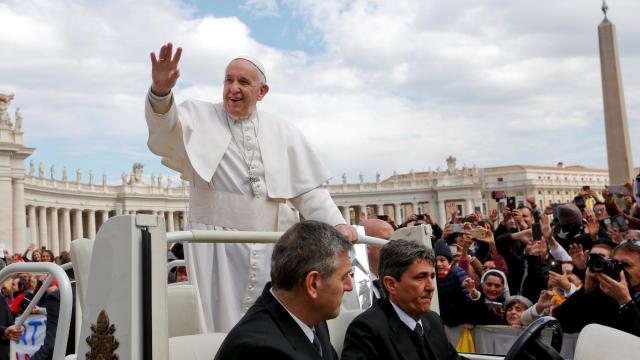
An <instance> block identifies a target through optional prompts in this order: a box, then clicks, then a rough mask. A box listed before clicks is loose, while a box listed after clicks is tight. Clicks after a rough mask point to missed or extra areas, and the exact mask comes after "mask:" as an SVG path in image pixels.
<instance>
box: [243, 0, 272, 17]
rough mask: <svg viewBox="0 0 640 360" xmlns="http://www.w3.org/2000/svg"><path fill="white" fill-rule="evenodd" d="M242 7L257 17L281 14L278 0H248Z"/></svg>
mask: <svg viewBox="0 0 640 360" xmlns="http://www.w3.org/2000/svg"><path fill="white" fill-rule="evenodd" d="M242 9H243V10H245V11H248V12H249V13H250V14H251V15H252V16H253V17H256V18H259V17H279V16H280V13H279V11H278V3H277V2H276V0H246V2H245V3H244V5H243V6H242Z"/></svg>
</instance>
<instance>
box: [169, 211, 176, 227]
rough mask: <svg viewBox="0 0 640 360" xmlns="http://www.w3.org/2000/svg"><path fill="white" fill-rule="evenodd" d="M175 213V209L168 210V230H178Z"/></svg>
mask: <svg viewBox="0 0 640 360" xmlns="http://www.w3.org/2000/svg"><path fill="white" fill-rule="evenodd" d="M173 215H174V214H173V211H167V232H173V231H176V230H175V223H174V222H173V220H174V218H173Z"/></svg>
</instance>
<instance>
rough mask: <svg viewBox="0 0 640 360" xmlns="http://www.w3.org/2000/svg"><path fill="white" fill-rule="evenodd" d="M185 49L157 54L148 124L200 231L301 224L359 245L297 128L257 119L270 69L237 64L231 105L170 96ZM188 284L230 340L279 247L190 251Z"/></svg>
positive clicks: (152, 143)
mask: <svg viewBox="0 0 640 360" xmlns="http://www.w3.org/2000/svg"><path fill="white" fill-rule="evenodd" d="M181 54H182V49H181V48H178V49H177V50H176V52H175V54H173V50H172V45H171V44H170V43H169V44H166V45H164V46H163V47H162V48H161V50H160V52H159V54H158V55H159V56H158V57H156V55H155V53H152V54H151V63H152V78H153V83H152V86H151V90H150V91H149V93H148V96H147V100H146V106H145V115H146V119H147V125H148V127H149V141H148V145H149V149H151V151H152V152H153V153H155V154H157V155H159V156H162V163H163V164H164V165H166V166H168V167H169V168H171V169H174V170H176V171H178V172H180V173H181V174H182V177H183V178H185V179H186V180H189V182H190V184H191V189H190V191H191V192H190V201H189V220H188V226H189V227H190V228H191V229H216V230H221V229H224V230H250V231H284V230H286V229H287V228H288V227H289V226H291V225H292V224H293V223H295V222H296V221H298V219H297V216H296V215H295V213H294V212H293V211H292V210H291V208H290V207H289V205H288V204H287V201H289V203H290V204H292V205H293V206H295V208H296V209H298V211H299V212H300V213H301V214H302V216H304V218H306V219H312V220H317V221H322V222H325V223H328V224H330V225H333V226H336V228H337V229H338V230H339V231H340V232H341V233H343V234H344V235H345V237H347V238H348V239H350V240H356V238H357V235H356V234H355V231H354V230H353V229H352V228H350V227H349V226H347V225H346V224H345V221H344V219H343V218H342V215H341V214H340V212H339V211H338V209H337V207H336V206H335V204H334V202H333V201H332V199H331V197H330V195H329V193H328V191H327V190H326V189H324V188H322V187H321V185H322V184H323V183H324V182H325V181H326V180H327V179H328V178H329V173H328V171H327V170H326V169H325V167H324V166H323V165H322V163H321V162H320V160H319V159H318V157H317V156H316V154H315V153H314V151H313V150H312V149H311V147H310V146H309V144H308V143H307V141H306V140H305V138H304V137H303V136H302V135H301V134H300V133H299V132H298V130H297V129H296V128H295V127H293V126H292V125H291V124H289V123H287V122H286V121H283V120H282V119H279V118H278V117H275V116H273V115H270V114H267V113H264V112H262V111H258V110H257V109H256V103H257V102H258V101H261V100H262V99H263V98H264V96H265V95H266V94H267V92H268V91H269V87H268V85H267V84H266V76H265V71H264V67H263V66H262V65H261V64H260V63H259V62H258V61H257V60H255V59H253V58H248V57H240V58H236V59H234V60H233V61H231V62H230V63H229V65H228V66H227V69H226V72H225V79H224V88H223V102H222V103H221V104H213V103H209V102H205V101H198V100H187V101H185V102H183V103H182V104H180V105H178V106H176V104H175V102H174V98H173V94H172V93H171V89H172V88H173V87H174V86H175V84H176V81H177V79H178V77H179V70H178V63H179V61H180V57H181ZM185 249H186V251H185V255H186V260H187V266H188V272H189V278H190V281H191V282H192V284H194V286H195V287H196V289H197V291H198V294H199V296H200V299H201V302H202V307H203V309H202V310H203V312H204V314H203V315H204V316H203V319H204V324H203V325H204V327H205V329H206V331H207V332H214V331H215V332H228V331H229V330H230V329H231V328H232V327H233V326H234V325H235V324H236V323H237V322H238V321H239V320H240V318H241V317H242V315H244V313H245V312H246V311H247V310H248V309H249V307H250V306H251V305H252V304H253V302H254V301H255V299H256V298H257V297H258V296H259V295H260V293H261V292H262V289H263V287H264V284H265V283H266V282H267V281H269V279H270V274H269V271H270V261H271V251H272V245H264V244H188V245H187V246H186V247H185Z"/></svg>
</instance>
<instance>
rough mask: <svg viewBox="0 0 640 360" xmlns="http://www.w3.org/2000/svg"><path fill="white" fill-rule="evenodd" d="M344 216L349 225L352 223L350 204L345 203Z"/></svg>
mask: <svg viewBox="0 0 640 360" xmlns="http://www.w3.org/2000/svg"><path fill="white" fill-rule="evenodd" d="M342 217H343V218H344V221H345V222H346V223H347V225H351V211H349V205H344V206H343V207H342Z"/></svg>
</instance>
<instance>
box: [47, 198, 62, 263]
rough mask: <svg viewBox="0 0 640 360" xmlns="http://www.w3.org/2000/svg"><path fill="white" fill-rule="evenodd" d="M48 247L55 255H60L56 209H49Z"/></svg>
mask: <svg viewBox="0 0 640 360" xmlns="http://www.w3.org/2000/svg"><path fill="white" fill-rule="evenodd" d="M49 224H51V225H50V226H49V228H50V229H51V231H50V233H49V248H50V249H51V251H53V253H54V254H55V255H60V238H59V237H58V234H59V233H58V209H57V208H51V209H49Z"/></svg>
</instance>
